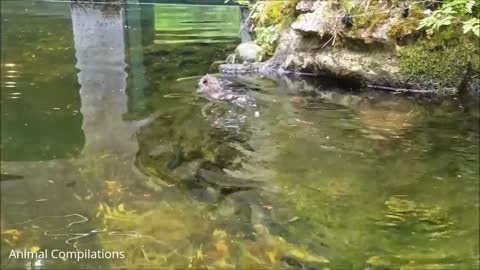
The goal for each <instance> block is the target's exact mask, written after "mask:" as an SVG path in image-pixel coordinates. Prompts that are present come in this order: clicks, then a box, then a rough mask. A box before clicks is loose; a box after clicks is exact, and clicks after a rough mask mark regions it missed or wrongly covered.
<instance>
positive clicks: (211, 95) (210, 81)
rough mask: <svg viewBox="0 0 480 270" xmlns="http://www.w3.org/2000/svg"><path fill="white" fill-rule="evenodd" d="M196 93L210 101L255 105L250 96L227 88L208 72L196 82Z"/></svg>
mask: <svg viewBox="0 0 480 270" xmlns="http://www.w3.org/2000/svg"><path fill="white" fill-rule="evenodd" d="M197 93H199V94H201V95H202V96H203V97H205V98H207V99H208V100H210V101H215V100H224V101H229V102H231V103H233V104H235V105H238V106H240V107H256V104H255V100H254V99H253V98H252V97H250V96H248V95H244V94H239V93H236V92H234V91H232V90H231V89H227V86H226V85H225V84H224V83H222V82H221V81H220V80H219V79H217V78H216V77H214V76H212V75H209V74H207V75H205V76H203V77H202V78H201V79H200V81H199V82H198V89H197Z"/></svg>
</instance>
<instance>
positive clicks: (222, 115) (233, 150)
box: [0, 1, 480, 269]
mask: <svg viewBox="0 0 480 270" xmlns="http://www.w3.org/2000/svg"><path fill="white" fill-rule="evenodd" d="M1 5H2V6H1V10H2V11H1V12H2V13H1V20H2V24H1V30H2V31H1V42H2V44H1V45H2V46H1V55H2V58H1V99H0V102H1V123H2V125H1V160H2V163H1V169H2V181H1V210H2V211H1V230H2V242H1V268H2V269H19V268H20V269H32V268H35V267H37V268H39V267H40V266H39V265H44V266H43V267H44V268H45V269H85V268H95V269H106V268H128V269H140V268H147V269H155V268H157V269H160V268H162V269H165V268H181V269H186V268H187V269H188V268H191V269H215V268H222V269H225V268H243V269H252V268H256V269H302V268H304V269H327V268H328V269H366V268H369V269H396V268H400V267H401V268H403V269H475V268H478V267H479V241H478V239H479V231H478V230H479V207H480V206H479V195H478V194H479V191H480V189H479V186H480V184H479V111H478V104H473V105H471V104H467V103H465V102H463V101H462V100H461V99H460V98H449V99H443V100H439V99H436V98H431V99H428V98H419V97H416V96H399V95H391V94H388V93H379V92H372V91H369V90H366V89H352V88H349V87H347V86H345V85H341V84H339V83H338V82H335V81H331V80H326V79H318V80H313V79H311V78H296V79H288V78H255V77H246V78H225V80H226V82H228V83H229V84H230V87H231V88H232V89H234V90H238V91H242V92H244V93H247V94H248V95H251V96H253V97H255V99H256V100H257V107H255V108H238V107H235V106H234V105H231V104H225V103H212V102H208V101H207V100H204V99H202V98H200V97H198V96H197V95H196V94H195V89H196V84H197V81H198V79H199V76H202V75H204V74H205V73H207V72H209V71H210V72H211V69H210V68H209V66H210V64H211V63H212V62H214V61H218V60H222V59H225V58H226V56H227V55H228V54H229V53H231V52H232V51H233V50H234V48H235V46H236V44H238V42H239V33H238V29H239V27H240V22H239V19H238V18H239V17H238V16H239V14H238V9H237V8H236V7H232V6H228V7H227V6H222V7H214V6H201V7H199V6H185V5H150V4H144V5H133V4H130V5H126V6H118V5H104V6H92V5H85V4H84V5H80V4H70V3H47V2H38V1H33V2H30V1H2V2H1ZM24 249H25V250H27V251H37V252H40V251H45V250H50V251H51V250H53V249H60V250H71V251H72V250H77V251H85V250H91V251H96V250H102V249H103V250H106V251H124V252H125V255H126V257H125V259H88V260H87V259H85V260H79V261H76V260H59V259H53V258H47V259H41V260H35V259H12V258H8V257H9V254H10V251H11V250H24Z"/></svg>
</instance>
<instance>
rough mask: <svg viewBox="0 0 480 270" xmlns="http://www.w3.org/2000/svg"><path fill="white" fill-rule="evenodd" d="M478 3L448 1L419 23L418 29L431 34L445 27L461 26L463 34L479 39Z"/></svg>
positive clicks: (469, 0)
mask: <svg viewBox="0 0 480 270" xmlns="http://www.w3.org/2000/svg"><path fill="white" fill-rule="evenodd" d="M478 15H479V11H478V3H477V1H476V0H448V1H443V5H442V6H441V7H440V8H439V9H437V10H435V11H433V13H432V14H431V16H428V17H426V18H424V19H423V20H421V21H420V24H419V27H418V28H419V29H425V30H426V31H427V33H429V34H433V33H435V32H438V31H440V30H442V28H445V27H446V26H450V25H453V26H457V25H460V26H462V29H463V33H464V34H469V33H473V34H475V35H476V36H477V37H480V21H479V19H478Z"/></svg>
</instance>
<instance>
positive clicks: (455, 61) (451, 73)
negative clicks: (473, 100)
mask: <svg viewBox="0 0 480 270" xmlns="http://www.w3.org/2000/svg"><path fill="white" fill-rule="evenodd" d="M474 50H475V47H474V45H473V44H472V43H471V42H469V41H465V40H456V41H453V40H450V42H448V43H445V42H444V41H442V40H441V39H440V40H439V39H435V40H428V41H426V40H423V41H419V42H417V43H416V44H415V45H411V46H406V47H403V48H402V49H401V50H399V52H398V57H399V60H400V68H401V72H402V74H403V75H405V76H407V77H409V78H410V80H412V81H413V82H422V84H427V85H431V87H432V88H438V89H441V88H451V87H455V88H456V87H459V86H460V84H461V82H462V80H463V78H464V75H465V72H466V70H467V68H468V65H469V63H470V62H471V60H472V55H473V53H474Z"/></svg>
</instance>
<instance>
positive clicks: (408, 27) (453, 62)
mask: <svg viewBox="0 0 480 270" xmlns="http://www.w3.org/2000/svg"><path fill="white" fill-rule="evenodd" d="M365 2H367V4H366V5H365ZM292 9H293V7H292ZM294 9H295V13H294V14H295V19H294V20H293V22H292V23H291V24H290V27H289V28H287V29H286V30H285V31H284V32H283V33H282V34H281V36H280V38H279V40H278V44H277V49H276V50H275V53H274V55H273V57H272V58H271V59H270V60H269V61H268V62H267V65H268V66H271V67H274V68H280V69H285V70H287V71H294V72H310V73H313V74H319V75H330V76H334V77H339V78H348V79H353V80H355V81H358V82H361V83H363V84H365V85H378V86H385V87H394V88H403V89H413V90H430V91H434V92H437V93H440V94H452V93H458V92H459V91H461V90H462V89H465V88H467V89H472V88H473V89H475V87H472V85H473V84H472V83H471V81H472V80H474V79H475V78H478V77H479V72H478V68H475V67H478V49H477V48H476V47H477V46H475V43H477V42H478V38H477V37H475V36H473V35H467V34H465V35H464V34H461V29H459V28H458V26H453V25H452V26H451V27H446V28H445V29H443V28H442V31H441V32H439V33H436V34H435V35H433V36H432V35H428V34H426V33H425V31H423V30H419V25H420V22H421V20H423V19H424V18H425V17H426V16H428V12H427V11H428V10H427V8H426V7H425V6H423V5H422V4H421V3H411V4H410V5H409V6H408V12H407V14H406V15H405V11H404V6H403V4H400V3H398V2H397V1H392V2H386V3H380V2H378V1H361V0H352V1H323V0H317V1H307V0H301V1H299V2H298V4H297V5H296V7H295V8H294ZM345 18H347V19H348V20H346V19H345ZM347 22H350V23H351V25H348V23H347Z"/></svg>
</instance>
